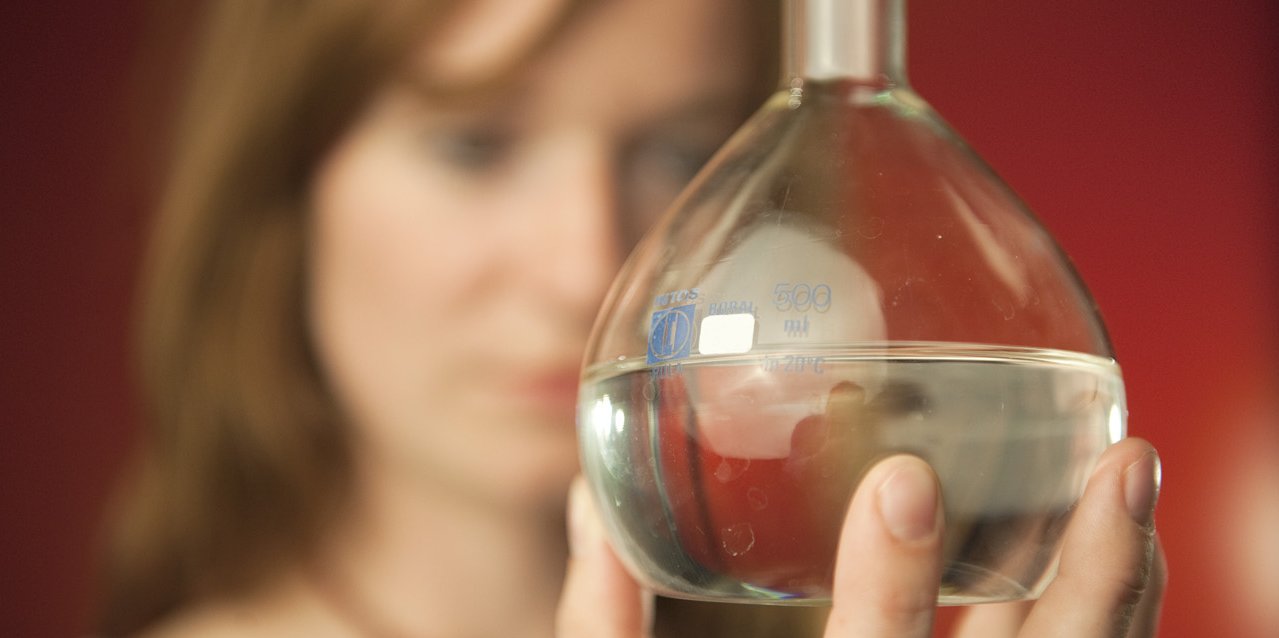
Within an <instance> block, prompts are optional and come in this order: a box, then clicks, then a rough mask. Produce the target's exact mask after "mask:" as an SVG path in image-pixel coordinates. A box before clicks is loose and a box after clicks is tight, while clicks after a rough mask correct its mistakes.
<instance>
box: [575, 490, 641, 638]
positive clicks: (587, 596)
mask: <svg viewBox="0 0 1279 638" xmlns="http://www.w3.org/2000/svg"><path fill="white" fill-rule="evenodd" d="M568 510H569V547H570V556H569V562H568V573H567V574H566V576H565V581H564V594H563V597H562V598H561V599H560V605H559V610H558V611H557V613H556V623H555V624H556V635H557V636H559V637H560V638H587V637H589V638H637V637H639V636H644V635H647V632H648V629H649V627H648V618H649V611H650V609H651V597H650V596H648V595H647V594H645V593H644V592H643V591H642V590H641V589H640V587H639V585H637V584H636V583H635V581H634V580H632V579H631V577H630V575H629V574H627V573H626V570H625V569H624V568H623V567H622V564H621V563H620V562H619V561H618V559H617V556H616V555H615V554H614V553H613V550H612V548H611V547H610V546H609V544H608V540H607V539H606V538H605V535H604V527H603V523H602V522H601V521H600V519H599V514H598V512H596V510H595V505H594V500H593V499H592V498H591V494H590V491H589V488H587V486H586V483H585V481H583V480H582V478H581V477H578V479H577V480H576V481H574V482H573V487H572V489H571V490H570V491H569V508H568Z"/></svg>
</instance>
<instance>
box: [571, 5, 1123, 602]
mask: <svg viewBox="0 0 1279 638" xmlns="http://www.w3.org/2000/svg"><path fill="white" fill-rule="evenodd" d="M903 12H904V7H903V3H902V2H901V1H900V0H806V1H805V0H796V1H794V2H791V3H790V5H789V6H788V7H787V11H786V13H787V16H786V18H787V25H786V31H787V33H786V37H785V39H784V41H785V48H786V50H785V51H784V57H785V59H786V64H785V67H786V72H785V73H784V75H783V86H782V87H781V89H780V90H779V91H778V92H776V93H775V94H774V95H773V96H772V97H771V98H770V99H769V100H768V101H767V103H766V104H765V105H764V106H763V107H762V108H761V109H760V110H759V111H758V112H757V113H756V114H755V115H754V116H753V117H752V118H751V119H750V120H749V121H748V122H747V123H746V124H745V125H744V126H743V127H742V129H741V130H739V131H738V132H737V133H736V134H735V135H734V136H733V137H732V138H731V139H730V140H729V141H728V142H727V144H726V145H725V146H724V148H722V149H721V150H720V151H719V152H718V153H717V154H716V156H715V157H714V158H713V159H712V160H711V162H710V163H709V164H708V165H707V166H706V167H705V168H704V169H703V170H702V172H701V173H700V174H699V175H698V177H697V178H696V179H695V180H694V182H693V183H692V184H691V185H690V186H689V188H688V189H687V190H686V191H685V192H684V193H683V194H682V195H681V196H680V198H679V200H678V201H677V202H676V203H675V204H674V206H673V207H672V209H671V210H670V211H669V212H668V213H667V214H666V215H665V216H664V217H663V218H662V219H661V220H660V221H659V222H658V223H657V225H656V226H655V227H654V228H653V229H652V230H651V231H650V232H649V234H648V235H647V236H646V237H645V238H644V239H643V240H642V241H641V242H640V243H639V244H638V245H637V247H636V249H635V251H634V252H633V253H632V255H631V256H630V258H629V260H628V261H627V263H626V264H625V265H624V267H623V269H622V271H621V272H620V274H619V275H618V279H617V281H616V282H615V283H614V286H613V288H612V290H611V291H610V293H609V295H608V296H607V298H606V300H605V303H604V306H603V309H602V310H601V313H600V315H599V318H598V320H597V322H596V326H595V329H594V331H593V334H592V336H591V339H590V342H589V344H588V347H587V353H586V358H585V363H584V368H583V373H582V389H581V395H580V399H579V401H580V403H579V408H578V432H579V439H580V444H581V449H582V461H583V471H584V473H585V474H586V476H587V478H588V480H589V482H590V484H591V486H592V489H593V492H594V494H595V497H596V499H597V501H598V503H599V505H600V510H601V512H602V515H603V517H604V519H605V523H606V527H607V528H608V530H609V534H610V535H611V538H612V539H613V543H614V546H615V547H616V548H617V549H618V551H619V553H620V555H621V558H622V560H623V561H624V562H625V563H626V564H627V566H628V568H629V569H630V570H631V571H632V572H633V573H634V575H635V576H636V577H637V578H638V579H639V580H640V581H641V582H642V583H644V584H645V585H646V586H648V587H649V588H651V589H653V590H655V591H657V592H658V593H661V594H665V595H670V596H676V597H683V598H693V599H709V600H730V601H742V602H771V603H779V604H824V603H827V602H828V601H829V598H830V589H831V582H832V570H833V566H834V554H835V549H836V542H837V539H838V538H839V531H840V526H841V523H842V521H843V517H844V514H845V512H846V510H847V504H848V502H849V500H850V498H851V495H852V492H853V490H854V488H855V487H856V485H857V482H858V481H859V479H860V477H861V476H862V475H863V473H864V472H865V471H866V470H867V469H868V468H869V466H870V464H872V463H873V462H874V461H876V460H878V459H880V458H883V457H885V456H888V455H890V454H893V453H898V452H908V453H913V454H916V455H918V456H920V457H922V458H924V459H925V460H926V461H928V463H929V464H930V465H931V466H932V467H933V468H934V469H935V470H936V472H937V474H938V476H939V479H940V482H941V486H942V498H943V507H944V511H945V519H946V527H945V531H944V541H943V544H944V550H943V551H944V567H943V574H942V582H941V589H940V591H939V593H938V601H939V603H940V604H969V603H976V602H992V601H1004V600H1017V599H1027V598H1035V597H1037V596H1038V595H1039V594H1040V592H1042V591H1043V589H1044V587H1045V586H1046V585H1047V583H1048V582H1049V580H1050V579H1051V578H1052V575H1053V573H1054V571H1055V565H1056V556H1057V553H1058V550H1059V549H1060V545H1061V539H1062V533H1063V530H1064V528H1065V526H1066V524H1067V522H1068V519H1069V518H1070V513H1071V510H1072V507H1073V505H1074V504H1075V503H1076V502H1077V500H1078V498H1079V497H1080V496H1081V494H1082V491H1083V487H1084V484H1085V482H1086V480H1087V478H1088V476H1089V474H1090V472H1091V470H1092V469H1093V467H1094V465H1095V464H1096V461H1097V458H1098V456H1099V455H1100V454H1101V452H1102V450H1103V449H1104V448H1105V447H1107V446H1108V445H1109V444H1111V443H1114V442H1115V441H1117V440H1118V439H1119V438H1121V437H1123V436H1124V434H1125V427H1126V425H1125V422H1126V407H1125V400H1124V391H1123V384H1122V380H1121V378H1120V373H1119V369H1118V367H1117V365H1116V364H1115V362H1114V359H1113V357H1112V354H1111V348H1110V344H1109V341H1108V337H1107V335H1106V332H1105V330H1104V328H1103V327H1102V324H1101V322H1100V320H1099V318H1098V315H1097V312H1096V309H1095V306H1094V303H1093V302H1092V300H1091V298H1090V296H1089V294H1088V292H1087V291H1086V290H1085V289H1084V287H1083V285H1082V284H1081V282H1080V281H1079V278H1078V277H1077V275H1076V274H1075V272H1074V271H1073V269H1072V267H1071V266H1070V264H1069V263H1068V261H1067V260H1066V258H1065V257H1064V255H1063V253H1062V251H1061V250H1060V249H1059V248H1058V246H1057V245H1056V244H1055V243H1054V241H1053V239H1052V238H1051V237H1050V236H1049V235H1048V233H1047V232H1046V231H1045V230H1044V229H1043V228H1042V227H1041V226H1040V225H1039V223H1038V222H1037V221H1036V220H1035V219H1034V217H1033V216H1032V215H1031V214H1030V212H1029V211H1028V210H1027V209H1026V207H1025V206H1024V204H1023V203H1022V202H1021V201H1020V200H1019V199H1018V198H1017V196H1016V195H1014V194H1013V192H1012V191H1011V190H1010V189H1009V188H1008V187H1007V186H1006V185H1005V184H1004V183H1003V182H1002V181H1001V180H1000V179H999V178H998V177H997V176H996V175H995V174H994V173H993V172H992V171H991V169H990V168H989V167H987V166H986V164H984V163H983V162H982V161H981V160H980V159H979V158H978V157H977V156H976V155H975V154H974V153H973V152H972V151H971V150H970V149H969V148H968V147H967V146H966V145H965V143H964V142H963V141H962V140H961V139H960V138H959V137H958V136H957V135H956V134H955V133H954V132H953V131H952V130H951V129H950V128H949V127H948V126H947V125H946V124H945V123H944V122H943V121H942V120H941V119H940V118H939V117H938V115H937V114H936V113H935V112H934V111H933V110H932V109H931V108H930V107H929V106H928V104H927V103H925V102H924V101H923V100H922V99H921V98H920V97H919V96H918V95H917V94H916V93H914V92H913V91H912V90H911V88H910V86H909V85H908V84H907V82H906V77H905V74H904V73H903V69H904V56H903V46H904V41H903V37H904V35H903V24H904V14H903ZM850 569H856V566H855V565H854V566H851V567H850Z"/></svg>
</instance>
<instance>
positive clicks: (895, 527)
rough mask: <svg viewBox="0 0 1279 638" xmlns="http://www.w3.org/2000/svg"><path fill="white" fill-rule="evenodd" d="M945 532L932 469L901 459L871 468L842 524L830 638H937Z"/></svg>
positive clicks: (915, 459) (829, 627) (909, 459)
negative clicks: (935, 623)
mask: <svg viewBox="0 0 1279 638" xmlns="http://www.w3.org/2000/svg"><path fill="white" fill-rule="evenodd" d="M941 529H942V512H941V498H940V494H939V489H938V487H937V477H936V475H935V474H933V471H932V469H931V468H929V467H928V464H926V463H924V462H923V461H922V460H920V459H918V458H916V457H913V456H905V455H900V456H894V457H892V458H889V459H887V460H885V461H882V462H880V463H879V464H877V465H876V466H875V467H874V468H872V469H871V471H870V472H869V473H868V474H867V475H866V478H865V479H863V480H862V483H861V485H860V486H859V487H858V488H857V493H856V494H855V495H854V496H853V502H852V505H851V506H850V507H849V511H848V515H847V517H845V520H844V529H843V532H842V534H841V537H840V541H839V556H838V558H837V559H836V561H835V587H834V592H833V594H832V598H833V603H834V608H833V609H832V610H831V615H830V620H829V621H828V622H827V625H826V636H827V638H837V637H838V638H853V637H856V638H876V637H881V636H883V637H886V636H893V637H895V638H896V637H901V638H911V637H916V636H918V637H924V636H929V635H931V633H932V623H933V610H934V608H935V607H936V604H937V588H938V584H939V580H940V578H941Z"/></svg>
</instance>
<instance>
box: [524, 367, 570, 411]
mask: <svg viewBox="0 0 1279 638" xmlns="http://www.w3.org/2000/svg"><path fill="white" fill-rule="evenodd" d="M577 386H578V370H577V368H576V367H572V368H567V367H566V368H560V369H557V370H552V371H549V372H543V373H536V374H532V375H530V376H528V377H526V378H525V379H524V380H523V381H521V382H520V383H518V384H516V389H515V392H516V394H517V396H518V397H519V399H520V400H521V401H522V402H524V403H528V404H530V407H532V408H534V409H537V410H544V411H547V412H551V413H554V414H555V415H556V416H560V415H563V416H566V417H567V418H569V420H570V422H571V420H572V415H573V412H574V411H575V409H576V407H577Z"/></svg>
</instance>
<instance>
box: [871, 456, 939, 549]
mask: <svg viewBox="0 0 1279 638" xmlns="http://www.w3.org/2000/svg"><path fill="white" fill-rule="evenodd" d="M879 512H880V516H882V517H883V519H884V526H885V527H886V528H887V529H888V533H890V534H892V535H893V536H894V537H895V538H897V539H898V540H901V541H917V540H923V539H925V538H928V537H929V536H930V535H931V534H934V533H936V531H937V482H936V481H935V480H934V479H933V475H932V472H930V471H929V470H928V467H927V466H926V465H924V462H923V461H921V460H919V459H915V458H907V459H903V460H902V461H901V462H899V463H898V464H897V468H896V469H894V470H893V472H892V474H889V476H888V478H886V479H884V482H883V483H882V484H880V486H879Z"/></svg>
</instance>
